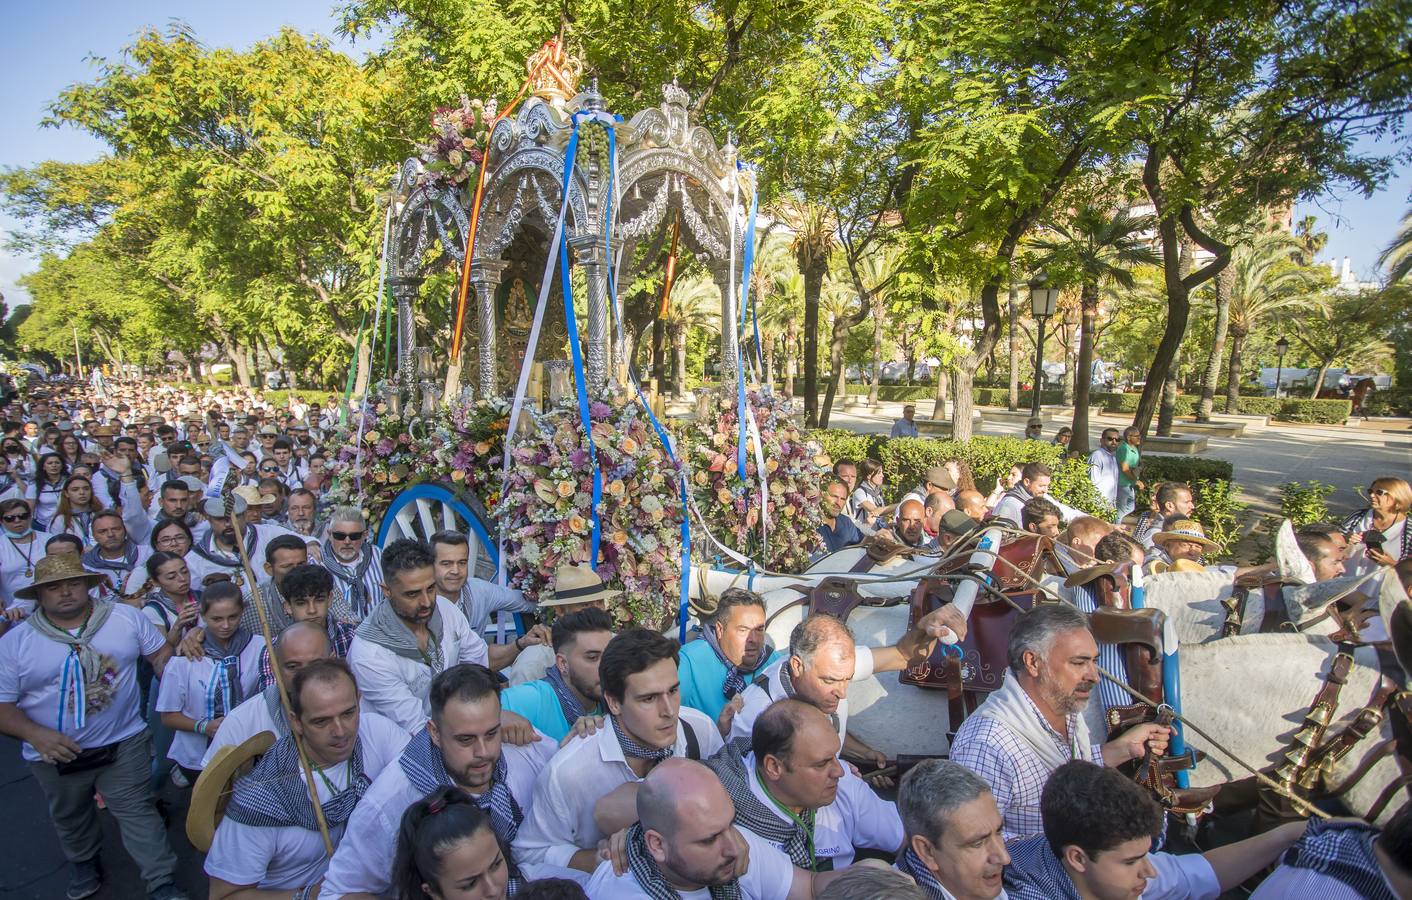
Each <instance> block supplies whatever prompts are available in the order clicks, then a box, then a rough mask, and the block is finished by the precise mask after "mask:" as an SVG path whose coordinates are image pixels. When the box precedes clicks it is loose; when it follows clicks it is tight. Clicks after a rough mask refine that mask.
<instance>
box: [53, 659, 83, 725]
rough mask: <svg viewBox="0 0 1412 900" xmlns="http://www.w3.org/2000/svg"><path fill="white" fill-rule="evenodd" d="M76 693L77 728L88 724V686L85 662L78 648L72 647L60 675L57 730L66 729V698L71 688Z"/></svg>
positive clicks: (75, 718)
mask: <svg viewBox="0 0 1412 900" xmlns="http://www.w3.org/2000/svg"><path fill="white" fill-rule="evenodd" d="M70 689H72V690H73V694H74V721H73V725H74V727H75V728H82V727H83V726H84V725H86V724H88V686H87V685H86V684H84V682H83V663H82V662H80V661H79V657H78V650H77V648H74V647H70V648H69V655H68V656H67V657H65V658H64V667H63V669H62V670H61V674H60V676H59V720H58V723H57V727H56V728H55V730H56V731H63V730H64V700H65V699H67V698H68V696H69V690H70Z"/></svg>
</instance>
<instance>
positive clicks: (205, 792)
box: [186, 731, 275, 853]
mask: <svg viewBox="0 0 1412 900" xmlns="http://www.w3.org/2000/svg"><path fill="white" fill-rule="evenodd" d="M274 743H275V736H274V732H271V731H260V732H257V733H256V734H254V735H252V736H251V737H249V738H247V739H246V740H245V742H244V743H240V744H226V745H224V746H222V747H220V748H218V749H217V750H216V752H215V753H214V754H212V755H211V761H210V762H209V763H207V764H206V767H205V768H204V769H202V770H201V775H200V776H199V777H198V778H197V779H196V784H195V786H193V787H192V789H191V803H190V805H189V806H188V807H187V810H186V837H187V839H188V840H189V841H191V846H193V847H195V848H196V849H197V850H200V851H201V852H202V853H205V852H206V851H207V850H210V849H211V841H213V840H215V837H216V826H217V825H219V824H220V823H221V818H222V817H223V816H224V815H225V808H226V803H228V802H229V801H230V795H231V794H232V793H233V792H234V790H235V780H236V778H238V777H239V776H240V775H242V774H244V772H245V771H246V770H248V769H249V768H250V767H251V766H253V765H254V762H255V760H256V759H257V758H258V757H260V756H263V755H264V754H265V753H267V752H269V749H270V748H271V747H273V746H274Z"/></svg>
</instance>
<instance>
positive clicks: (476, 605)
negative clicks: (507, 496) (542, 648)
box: [431, 530, 550, 678]
mask: <svg viewBox="0 0 1412 900" xmlns="http://www.w3.org/2000/svg"><path fill="white" fill-rule="evenodd" d="M431 553H432V558H433V560H434V564H435V574H436V593H437V596H438V597H441V598H443V599H445V600H448V601H450V602H451V603H454V604H455V605H456V607H457V608H458V609H459V610H461V614H462V615H464V616H465V617H466V621H467V622H469V623H470V624H471V630H472V631H474V632H475V633H476V634H478V635H480V636H481V637H482V638H484V637H486V629H487V628H488V627H490V626H491V625H492V624H493V623H494V622H495V620H496V618H497V617H498V615H499V614H500V613H502V612H509V613H523V612H534V610H535V609H536V607H535V605H534V604H533V603H531V602H530V601H528V600H526V599H525V596H524V594H522V593H520V592H519V591H517V590H513V589H511V588H507V587H502V586H501V585H498V584H492V583H491V582H489V581H484V580H482V579H480V578H475V577H472V575H471V571H470V559H471V542H470V539H469V538H467V537H466V536H465V535H464V534H462V533H461V532H459V531H450V530H447V531H438V532H436V533H435V534H433V535H432V536H431ZM549 640H550V634H549V629H548V628H546V627H545V626H543V625H535V626H534V627H533V628H531V629H530V630H529V631H527V632H525V633H524V634H522V635H520V636H519V637H517V638H515V640H514V643H511V644H488V645H487V646H488V649H489V653H490V668H492V669H494V670H495V671H497V672H499V671H500V670H501V669H507V668H509V667H510V666H512V665H514V663H515V660H516V659H517V658H518V657H519V655H520V652H521V651H522V650H524V649H525V648H526V647H533V646H536V645H541V644H548V643H549ZM530 677H532V678H537V677H538V674H535V675H532V676H530Z"/></svg>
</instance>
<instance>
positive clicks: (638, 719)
mask: <svg viewBox="0 0 1412 900" xmlns="http://www.w3.org/2000/svg"><path fill="white" fill-rule="evenodd" d="M598 670H599V676H600V678H601V679H602V690H603V702H604V704H606V705H607V707H608V712H609V716H608V721H607V723H606V725H605V726H604V727H602V728H599V729H598V730H597V731H596V732H595V733H593V734H591V735H585V736H580V737H574V738H570V740H569V741H568V742H567V743H566V744H565V745H564V747H563V749H562V750H560V751H559V752H558V753H557V754H556V755H555V756H554V758H553V759H552V760H551V761H550V763H549V766H548V767H547V768H546V769H545V770H544V775H543V777H542V778H541V780H540V783H539V788H538V790H537V791H536V793H535V798H534V808H533V809H532V810H530V813H529V817H528V818H527V819H526V820H525V824H524V827H523V828H521V829H520V832H519V834H518V836H517V837H516V838H515V845H514V856H515V859H516V860H517V861H519V863H520V865H521V866H527V865H541V864H543V865H551V866H557V867H560V868H574V869H578V870H580V871H583V872H592V871H593V870H594V868H595V867H596V866H597V865H598V845H599V841H601V840H603V839H604V838H606V837H607V836H608V834H607V831H605V830H604V829H603V828H602V827H600V824H599V822H600V819H599V817H598V816H599V812H600V811H599V809H598V807H599V806H600V801H604V800H607V799H608V798H607V796H606V795H608V794H610V793H612V794H614V797H613V799H612V801H611V802H612V803H613V805H614V809H613V810H612V811H611V812H608V813H605V814H604V820H605V821H606V820H610V819H611V820H614V821H616V820H618V819H619V818H621V817H622V816H621V813H620V811H621V809H624V808H631V807H632V804H633V803H634V802H635V796H634V794H635V789H636V787H637V786H638V784H639V783H640V782H641V781H642V779H643V778H644V777H646V775H647V773H648V772H651V771H652V769H653V768H654V767H655V766H657V765H658V764H659V763H660V762H662V761H663V760H665V759H668V758H669V757H672V756H685V757H688V758H690V759H702V758H705V757H707V756H710V755H711V754H713V753H715V752H716V751H717V750H719V749H720V748H721V735H720V732H718V731H717V730H716V726H715V724H714V723H712V722H711V721H710V720H709V719H707V718H706V716H705V715H703V714H702V713H700V712H698V711H697V710H694V709H690V708H686V709H683V708H682V707H681V694H680V691H681V682H680V680H679V679H678V677H677V642H676V641H674V640H672V639H670V638H666V637H663V636H662V635H660V634H658V633H657V632H655V631H652V630H650V629H646V628H633V629H629V630H627V631H624V632H623V633H622V634H619V635H618V636H617V637H615V638H613V639H612V640H611V641H609V642H608V646H607V647H606V648H604V651H603V659H602V660H601V661H600V663H599V666H598ZM625 786H626V787H625ZM619 788H625V789H623V790H618V789H619ZM626 818H627V819H628V821H631V814H628V815H627V816H626ZM617 827H622V826H621V825H616V826H615V827H614V828H613V829H612V830H616V829H617Z"/></svg>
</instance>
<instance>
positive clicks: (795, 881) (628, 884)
mask: <svg viewBox="0 0 1412 900" xmlns="http://www.w3.org/2000/svg"><path fill="white" fill-rule="evenodd" d="M636 809H637V816H636V818H637V822H636V823H635V824H634V825H633V826H632V827H631V828H629V829H628V834H627V868H626V870H625V871H623V872H622V873H621V874H620V873H619V872H617V871H616V870H615V868H614V864H613V863H612V862H611V861H608V862H603V863H602V864H601V865H599V866H598V867H597V869H596V870H595V871H594V873H593V878H592V880H591V881H589V883H588V887H587V888H586V889H585V893H587V894H588V896H590V897H593V898H595V900H597V898H600V897H601V898H605V900H606V898H612V900H672V898H692V900H698V898H706V897H708V896H709V897H738V898H740V900H807V898H811V897H814V896H817V894H818V892H819V891H821V890H823V888H824V886H825V885H826V884H828V883H829V882H830V881H832V880H833V879H835V878H837V877H838V875H839V873H837V872H819V873H813V872H806V871H805V870H803V869H801V868H799V867H798V866H795V865H792V864H791V863H790V861H789V857H787V856H785V855H784V854H783V853H781V852H780V851H779V850H776V849H775V848H774V847H772V846H771V845H770V844H768V843H767V842H765V841H764V840H761V839H760V838H758V837H756V836H755V835H753V834H751V833H750V832H749V831H746V830H744V829H740V828H737V827H736V826H735V825H734V819H735V807H734V806H733V805H732V804H731V798H730V795H729V794H727V793H726V791H725V789H724V788H722V787H721V783H720V782H719V781H718V780H717V779H716V777H715V775H714V774H712V772H711V770H710V769H708V768H706V767H705V766H703V765H702V764H701V763H699V762H692V761H691V760H687V759H669V760H666V761H665V762H663V763H662V764H661V765H659V766H658V767H657V768H656V769H654V770H653V771H652V772H651V773H650V774H649V775H648V776H647V777H646V779H645V780H644V781H643V783H642V788H641V790H639V791H638V792H637V797H636Z"/></svg>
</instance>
